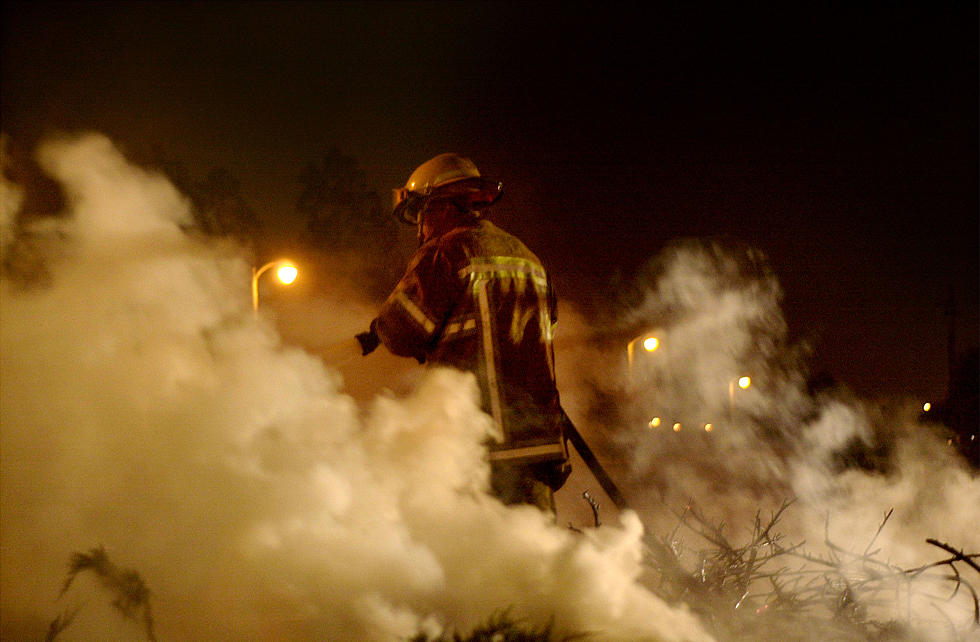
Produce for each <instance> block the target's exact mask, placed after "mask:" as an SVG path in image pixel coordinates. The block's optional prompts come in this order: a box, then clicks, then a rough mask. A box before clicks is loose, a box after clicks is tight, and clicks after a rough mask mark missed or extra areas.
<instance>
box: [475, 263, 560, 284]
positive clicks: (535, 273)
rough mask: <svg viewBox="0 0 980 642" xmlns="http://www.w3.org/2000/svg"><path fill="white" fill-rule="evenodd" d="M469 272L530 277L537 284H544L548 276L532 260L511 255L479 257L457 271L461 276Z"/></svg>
mask: <svg viewBox="0 0 980 642" xmlns="http://www.w3.org/2000/svg"><path fill="white" fill-rule="evenodd" d="M471 274H475V275H479V276H484V277H487V278H506V277H511V278H522V277H525V278H526V277H531V278H532V279H534V281H535V282H537V283H538V284H539V285H542V286H545V285H547V283H548V277H547V275H546V273H545V271H544V268H543V267H541V266H540V265H538V264H537V263H535V262H533V261H529V260H527V259H522V258H519V257H512V256H492V257H479V258H475V259H473V260H472V261H470V264H469V265H467V266H466V267H464V268H463V269H461V270H460V271H459V276H460V277H461V278H466V277H468V276H470V275H471Z"/></svg>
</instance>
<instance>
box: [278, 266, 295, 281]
mask: <svg viewBox="0 0 980 642" xmlns="http://www.w3.org/2000/svg"><path fill="white" fill-rule="evenodd" d="M298 274H299V270H297V269H296V266H295V265H283V266H282V267H280V268H279V269H278V270H276V276H277V277H279V280H280V281H282V282H283V283H285V284H287V285H288V284H290V283H292V282H293V281H295V280H296V276H297V275H298Z"/></svg>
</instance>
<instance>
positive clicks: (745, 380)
mask: <svg viewBox="0 0 980 642" xmlns="http://www.w3.org/2000/svg"><path fill="white" fill-rule="evenodd" d="M751 385H752V379H750V378H749V377H741V378H740V379H739V380H738V387H739V388H741V389H742V390H745V389H746V388H748V387H749V386H751Z"/></svg>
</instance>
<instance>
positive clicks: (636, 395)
mask: <svg viewBox="0 0 980 642" xmlns="http://www.w3.org/2000/svg"><path fill="white" fill-rule="evenodd" d="M639 284H640V285H639V288H638V293H637V296H635V297H634V298H633V300H632V301H630V302H629V303H630V305H629V312H628V313H626V314H623V315H621V318H620V321H619V323H620V326H619V327H616V328H613V329H608V328H607V329H605V330H603V331H599V332H595V333H594V334H593V335H592V341H591V343H590V342H582V341H579V342H572V341H570V342H569V343H568V345H569V346H570V347H569V348H568V349H567V350H566V351H564V354H563V355H560V356H559V363H562V360H561V357H562V356H564V357H565V360H564V363H562V365H563V366H564V371H563V378H564V380H565V382H566V384H568V385H573V388H574V390H575V394H574V395H566V396H565V398H566V400H569V399H571V401H570V402H569V405H570V406H572V407H574V408H575V410H576V416H578V417H582V418H583V427H584V428H585V429H586V430H587V431H588V434H589V435H590V437H591V438H592V439H593V440H594V441H596V442H597V443H602V444H603V445H604V450H605V453H606V456H607V457H610V458H611V459H613V460H615V461H618V462H619V463H620V464H621V466H620V468H619V470H617V472H618V473H619V479H620V480H621V482H622V483H623V484H624V486H626V487H627V488H628V493H627V495H628V496H629V498H630V500H631V504H632V505H633V506H634V507H636V508H637V509H639V511H640V514H641V517H642V519H643V522H644V524H645V525H646V526H647V528H648V530H649V531H650V532H651V533H652V534H658V535H659V536H660V537H662V538H664V539H665V540H667V541H666V542H665V546H666V547H667V548H669V549H670V550H672V551H673V552H675V553H677V555H678V558H679V559H680V561H681V562H682V563H683V564H686V566H687V569H688V570H689V571H690V572H691V574H692V575H694V576H697V571H698V569H699V568H700V569H705V568H708V567H711V565H715V566H714V567H713V568H714V569H717V568H718V566H717V564H718V560H720V559H722V558H724V553H725V552H726V549H725V547H724V546H720V545H719V544H718V542H719V541H722V540H725V541H726V542H728V543H729V544H731V545H732V546H734V547H736V548H737V547H738V546H740V545H741V544H744V543H745V542H751V541H752V537H753V536H754V534H756V533H757V532H758V530H757V529H758V524H759V522H758V521H757V520H761V524H762V526H763V527H765V526H766V525H767V521H766V520H767V519H769V516H771V515H776V514H778V515H779V520H778V522H777V523H776V524H775V528H776V529H777V531H776V532H778V533H780V535H781V536H782V537H783V538H784V539H783V540H782V541H783V543H784V544H786V545H787V548H791V547H792V546H790V544H792V545H794V546H795V545H799V547H798V548H796V549H795V551H794V552H800V553H803V552H804V551H806V553H807V554H808V555H810V556H811V557H810V558H806V557H803V556H796V555H793V554H786V555H782V556H781V557H779V561H778V562H777V563H776V564H774V565H773V566H770V567H769V568H766V569H764V570H758V571H756V573H757V577H758V578H760V580H759V582H758V583H757V584H756V585H754V586H751V588H752V590H751V591H749V590H748V588H749V587H747V590H746V593H745V596H744V597H745V598H746V602H747V603H750V604H751V603H752V602H755V603H754V604H751V610H754V609H756V608H761V609H763V610H764V609H765V608H766V607H767V604H766V603H765V600H766V599H769V598H772V596H773V595H774V594H775V593H774V592H773V591H774V589H773V587H774V586H775V585H776V583H777V580H775V579H774V580H773V582H772V583H770V582H769V580H768V578H767V574H768V573H770V572H772V573H775V572H776V571H778V570H779V568H778V567H779V566H780V565H781V566H783V567H785V566H792V568H793V570H792V572H787V573H786V574H785V575H784V576H783V580H782V581H783V583H784V584H785V585H786V586H790V585H793V586H796V587H797V588H799V587H800V586H802V585H806V583H807V582H813V581H814V578H822V577H823V573H824V572H825V571H826V569H828V568H830V567H831V566H832V565H831V564H823V563H822V561H821V560H823V561H827V560H840V561H844V562H848V563H847V564H842V568H846V571H845V573H844V574H843V575H839V576H834V580H833V582H837V583H839V584H840V582H845V583H846V581H848V580H850V581H853V582H854V585H855V586H858V585H863V586H873V587H874V590H869V591H868V592H867V595H866V597H870V598H871V599H869V600H867V603H865V604H863V605H862V609H865V610H863V611H862V613H863V614H864V615H863V616H864V617H866V618H867V620H868V621H877V622H901V623H903V626H905V625H907V626H909V627H910V629H909V630H910V631H911V632H910V633H908V635H909V637H908V639H916V640H921V639H928V640H956V639H960V638H959V637H958V636H960V635H975V634H976V631H977V629H976V628H975V627H973V626H972V625H971V621H972V620H973V617H974V612H973V611H974V606H975V602H974V596H973V595H972V594H971V593H970V591H969V590H968V589H967V588H965V587H960V589H959V592H957V591H956V590H955V589H956V583H955V581H953V582H946V583H945V585H943V586H939V585H935V584H929V583H928V582H926V581H925V580H924V579H922V578H921V576H916V577H917V578H919V579H918V580H917V581H919V582H920V583H919V584H917V585H916V586H914V587H912V582H911V579H910V578H911V577H912V574H903V573H901V572H900V569H912V568H918V567H920V566H923V565H926V564H929V563H930V562H934V561H937V560H940V559H943V557H944V555H945V552H944V551H942V550H939V549H938V548H936V546H935V545H933V544H930V543H927V539H932V540H935V541H938V542H945V543H949V544H952V545H955V546H956V547H959V548H960V549H966V550H967V551H968V552H970V553H977V552H978V550H980V535H978V533H980V531H978V530H977V528H976V523H977V519H978V518H980V479H978V477H977V476H976V474H975V472H973V473H971V472H969V471H968V469H967V467H966V466H965V465H964V462H963V460H962V459H961V458H960V457H959V456H958V455H957V454H956V452H955V450H954V449H952V448H950V447H949V445H948V444H947V442H946V438H945V436H944V435H943V431H942V429H941V428H940V427H937V426H934V425H930V424H928V423H923V422H920V420H919V417H918V415H919V412H920V411H921V409H920V408H919V407H918V406H917V405H916V404H915V402H913V401H911V400H900V401H895V400H889V401H887V402H880V403H879V402H876V403H872V402H869V401H864V400H859V399H856V398H854V397H853V396H852V395H851V394H849V393H848V391H846V390H845V389H842V388H839V387H838V388H834V387H828V388H825V389H818V390H811V389H810V385H809V384H808V381H807V377H806V374H805V372H806V371H805V368H804V364H805V352H804V350H803V349H802V348H801V347H799V346H793V345H790V344H789V339H788V337H787V328H786V324H785V322H784V320H783V317H782V314H781V311H780V308H779V300H780V296H781V293H780V289H779V285H778V282H777V280H776V279H775V276H774V275H773V274H772V273H771V272H770V271H769V270H768V269H767V266H766V263H765V260H764V257H761V256H760V255H758V254H757V253H756V252H754V251H752V250H750V249H746V248H740V247H737V246H734V247H733V246H731V245H725V244H723V243H722V242H706V241H683V242H678V243H676V244H674V245H672V246H671V247H669V248H668V249H667V250H666V251H665V252H664V253H663V254H662V255H660V256H659V257H657V259H656V261H655V262H653V263H652V264H651V265H650V269H649V270H648V272H647V273H645V274H643V275H642V276H641V278H640V280H639ZM651 336H655V337H656V338H657V339H658V343H657V347H656V349H655V350H653V351H650V352H648V351H646V350H644V349H642V347H641V346H642V339H643V338H645V337H651ZM630 343H632V348H633V349H632V356H630V354H629V351H628V350H627V346H628V345H629V344H630ZM855 358H856V359H859V358H860V355H855ZM597 365H599V366H600V368H599V369H597V367H596V366H597ZM743 376H749V377H750V379H751V382H750V384H749V385H748V387H745V388H743V387H741V386H739V384H738V382H739V379H741V378H742V377H743ZM787 502H791V505H790V507H789V508H788V509H786V510H785V511H784V512H782V513H780V512H779V511H780V510H781V508H783V507H784V506H785V503H787ZM886 516H887V519H886ZM883 523H884V526H882V524H883ZM716 527H717V528H719V529H720V530H718V531H714V530H712V529H713V528H716ZM879 527H880V528H881V532H880V533H879V532H878V529H879ZM699 531H700V533H703V534H706V535H708V537H703V536H701V535H699V534H698V532H699ZM722 535H723V537H722ZM711 538H714V541H711ZM766 546H768V544H765V543H764V544H763V545H762V546H760V547H758V548H757V550H754V551H752V552H751V557H753V558H754V557H755V556H756V555H758V556H759V558H760V559H761V557H764V556H765V555H766V554H768V553H771V551H772V548H771V547H770V548H768V549H767V548H766ZM727 552H730V551H727ZM871 552H875V553H876V555H877V557H875V556H870V557H869V555H870V553H871ZM748 557H749V555H748V554H747V555H746V557H745V558H739V559H738V560H736V558H735V557H734V556H732V557H731V558H730V559H731V560H732V561H731V562H730V564H731V566H730V568H729V569H728V570H732V569H736V568H737V565H736V561H737V562H738V563H741V562H744V561H745V559H748ZM872 557H873V558H874V559H872ZM879 563H880V565H879ZM722 566H723V565H722ZM739 568H742V570H741V571H739V572H744V573H745V574H746V575H747V574H748V571H745V570H744V568H745V567H739ZM722 570H726V569H722ZM783 570H785V568H784V569H783ZM967 570H968V572H969V573H971V577H970V578H969V579H970V581H971V582H972V585H973V586H976V585H977V583H978V580H980V577H976V574H975V573H974V572H973V571H972V570H969V569H967ZM709 572H713V571H709ZM732 573H733V576H732V577H733V578H734V579H736V580H740V578H739V577H738V576H737V574H735V571H734V570H732ZM773 577H775V576H773ZM828 577H829V576H828ZM882 577H890V578H892V579H894V580H895V581H894V583H893V584H889V585H888V587H889V588H888V590H887V591H884V593H886V594H885V595H883V594H882V591H881V590H880V588H881V586H882V585H883V583H882V582H880V580H881V578H882ZM801 578H805V581H804V580H801ZM705 582H707V580H705ZM833 582H828V583H827V586H826V588H827V591H828V592H827V594H828V595H830V594H833V592H834V589H833V588H832V584H833ZM798 583H799V584H798ZM939 584H943V582H940V583H939ZM844 585H845V584H840V586H844ZM810 586H812V584H811V585H810ZM790 593H792V591H790ZM805 593H806V591H803V590H802V589H800V594H801V595H802V594H805ZM951 595H953V596H954V599H950V596H951ZM740 596H741V594H739V595H736V597H740ZM926 596H927V597H926ZM797 597H800V596H797ZM851 597H854V598H855V600H857V599H858V596H857V595H856V591H855V594H854V595H852V596H851ZM849 599H850V598H849ZM735 605H736V602H735V601H734V600H733V601H732V602H731V603H728V604H725V605H721V606H722V607H724V608H727V609H728V610H727V611H724V610H722V611H720V612H719V611H718V610H714V611H712V617H715V618H718V619H719V620H724V619H725V618H728V617H734V616H735V615H736V613H735V608H736V606H735ZM739 605H740V606H741V608H743V610H750V609H749V607H748V606H746V605H744V604H742V603H741V602H739ZM802 608H803V607H802V606H800V607H799V608H798V609H797V610H799V609H802ZM709 610H710V609H709ZM825 615H827V616H828V618H832V617H834V614H833V613H832V612H831V613H829V614H825ZM838 615H839V614H838ZM796 617H799V615H797V616H796ZM770 622H772V621H771V620H770ZM768 627H769V628H768V633H767V634H766V633H762V632H758V631H757V632H756V635H755V636H754V637H751V638H750V639H760V638H765V639H769V638H768V637H767V636H768V635H771V636H772V639H782V638H783V637H784V636H785V635H787V634H788V633H787V631H786V630H785V629H782V628H780V627H777V626H775V624H773V623H771V624H769V625H768ZM892 633H894V631H892ZM849 634H853V631H851V632H850V633H849ZM827 635H828V634H827V631H826V629H822V628H819V627H814V626H811V625H805V626H803V627H802V630H801V628H800V627H799V626H796V627H793V631H792V634H791V639H801V640H822V639H827ZM841 635H843V634H841ZM793 636H795V637H793ZM739 639H743V638H739ZM848 639H851V638H848ZM901 639H906V638H904V637H903V638H901Z"/></svg>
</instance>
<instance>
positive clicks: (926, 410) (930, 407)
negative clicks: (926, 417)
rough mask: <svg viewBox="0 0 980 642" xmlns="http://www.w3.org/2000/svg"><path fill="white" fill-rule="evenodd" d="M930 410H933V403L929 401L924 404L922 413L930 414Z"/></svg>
mask: <svg viewBox="0 0 980 642" xmlns="http://www.w3.org/2000/svg"><path fill="white" fill-rule="evenodd" d="M930 410H932V404H931V403H929V402H928V401H927V402H925V403H924V404H922V412H929V411H930Z"/></svg>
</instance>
